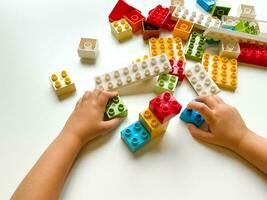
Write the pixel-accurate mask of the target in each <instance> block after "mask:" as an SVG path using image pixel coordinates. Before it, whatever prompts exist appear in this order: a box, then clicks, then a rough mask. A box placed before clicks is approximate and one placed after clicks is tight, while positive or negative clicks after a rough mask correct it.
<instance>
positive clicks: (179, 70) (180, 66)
mask: <svg viewBox="0 0 267 200" xmlns="http://www.w3.org/2000/svg"><path fill="white" fill-rule="evenodd" d="M170 64H171V66H172V71H170V72H169V74H171V75H174V76H177V77H178V82H182V81H183V80H184V77H185V74H184V69H185V62H184V61H183V60H170Z"/></svg>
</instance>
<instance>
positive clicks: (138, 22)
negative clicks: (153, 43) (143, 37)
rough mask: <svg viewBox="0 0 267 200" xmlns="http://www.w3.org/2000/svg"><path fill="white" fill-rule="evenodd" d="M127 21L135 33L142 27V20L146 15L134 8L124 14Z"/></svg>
mask: <svg viewBox="0 0 267 200" xmlns="http://www.w3.org/2000/svg"><path fill="white" fill-rule="evenodd" d="M124 18H125V19H126V21H127V22H128V23H129V24H130V25H131V27H132V30H133V33H135V32H137V31H139V30H140V29H142V21H143V20H144V19H145V17H144V16H143V15H142V14H141V12H140V11H138V10H132V11H131V12H128V13H126V14H125V15H124Z"/></svg>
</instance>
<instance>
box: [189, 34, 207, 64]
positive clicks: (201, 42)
mask: <svg viewBox="0 0 267 200" xmlns="http://www.w3.org/2000/svg"><path fill="white" fill-rule="evenodd" d="M205 43H206V39H205V37H204V36H203V35H202V34H201V33H197V32H192V34H191V35H190V38H189V41H188V43H187V46H186V50H185V57H186V58H187V59H191V60H195V61H201V59H202V55H203V53H204V50H205Z"/></svg>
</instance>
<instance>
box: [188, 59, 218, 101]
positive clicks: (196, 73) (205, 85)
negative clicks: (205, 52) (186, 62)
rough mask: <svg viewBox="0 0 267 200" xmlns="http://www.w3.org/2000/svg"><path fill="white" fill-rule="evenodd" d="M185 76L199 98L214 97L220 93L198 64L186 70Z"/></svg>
mask: <svg viewBox="0 0 267 200" xmlns="http://www.w3.org/2000/svg"><path fill="white" fill-rule="evenodd" d="M185 76H186V78H187V79H188V81H189V82H190V84H191V85H192V87H193V88H194V90H195V91H196V93H197V94H198V95H199V96H208V95H214V94H217V93H219V92H220V89H219V88H218V86H217V85H216V84H215V82H214V81H213V80H212V79H211V77H210V76H209V74H208V73H207V72H206V71H205V69H204V67H203V66H202V65H201V64H200V63H198V64H196V65H195V66H193V67H191V68H190V69H188V70H186V71H185Z"/></svg>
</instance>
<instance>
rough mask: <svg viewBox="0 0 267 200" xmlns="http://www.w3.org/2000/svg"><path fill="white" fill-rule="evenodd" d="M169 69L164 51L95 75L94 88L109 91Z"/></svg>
mask: <svg viewBox="0 0 267 200" xmlns="http://www.w3.org/2000/svg"><path fill="white" fill-rule="evenodd" d="M170 71H171V65H170V62H169V60H168V58H167V55H166V54H165V53H164V54H161V55H158V56H153V57H151V58H148V59H146V60H143V61H141V62H134V63H132V64H131V65H129V66H127V67H123V68H120V69H117V70H115V71H112V72H108V73H105V74H102V75H100V76H97V77H95V83H96V88H99V89H104V90H107V91H111V90H117V89H119V88H122V87H125V86H129V85H131V84H133V83H136V82H140V81H143V80H147V79H150V78H152V77H155V76H158V75H160V74H166V73H169V72H170Z"/></svg>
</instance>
